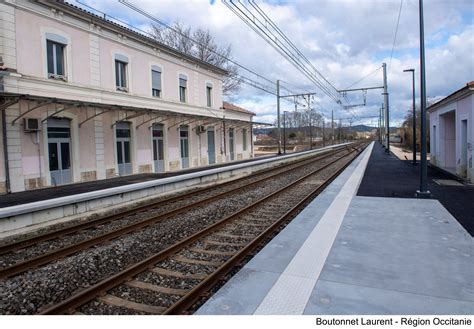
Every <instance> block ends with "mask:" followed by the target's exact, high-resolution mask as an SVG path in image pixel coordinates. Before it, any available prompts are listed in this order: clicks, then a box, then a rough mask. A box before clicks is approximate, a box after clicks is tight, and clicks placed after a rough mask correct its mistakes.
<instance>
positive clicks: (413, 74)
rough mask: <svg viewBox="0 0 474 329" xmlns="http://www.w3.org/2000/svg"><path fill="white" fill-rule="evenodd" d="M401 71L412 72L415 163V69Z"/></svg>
mask: <svg viewBox="0 0 474 329" xmlns="http://www.w3.org/2000/svg"><path fill="white" fill-rule="evenodd" d="M403 72H411V73H412V85H413V86H412V89H413V161H412V164H414V165H416V112H415V69H408V70H403Z"/></svg>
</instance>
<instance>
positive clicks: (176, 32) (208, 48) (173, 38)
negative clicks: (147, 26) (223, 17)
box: [151, 21, 241, 95]
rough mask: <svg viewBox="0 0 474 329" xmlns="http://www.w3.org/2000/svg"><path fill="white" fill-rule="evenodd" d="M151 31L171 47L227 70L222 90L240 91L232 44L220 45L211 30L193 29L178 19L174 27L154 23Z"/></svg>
mask: <svg viewBox="0 0 474 329" xmlns="http://www.w3.org/2000/svg"><path fill="white" fill-rule="evenodd" d="M151 33H152V35H153V36H154V37H155V38H156V40H158V41H159V42H161V43H163V44H165V45H167V46H169V47H172V48H174V49H176V50H178V51H181V52H182V53H185V54H187V55H191V56H193V57H196V58H198V59H200V60H202V61H203V62H206V63H209V64H212V65H215V66H217V67H220V68H222V69H224V70H226V71H227V72H228V74H227V76H226V77H225V78H224V80H223V85H222V92H223V93H224V94H225V95H230V94H232V93H235V92H236V91H238V89H239V86H240V83H241V81H240V79H239V78H238V68H237V66H236V65H234V64H232V63H231V62H230V61H229V59H232V46H231V45H230V44H229V45H227V46H219V45H218V44H217V43H216V41H215V39H214V37H213V36H212V35H211V34H210V33H209V30H203V29H200V28H198V29H197V30H195V31H192V30H191V28H190V27H186V26H185V25H184V24H182V23H180V22H178V21H176V22H175V23H174V24H173V26H172V29H167V28H164V27H162V26H160V25H157V24H153V25H152V26H151Z"/></svg>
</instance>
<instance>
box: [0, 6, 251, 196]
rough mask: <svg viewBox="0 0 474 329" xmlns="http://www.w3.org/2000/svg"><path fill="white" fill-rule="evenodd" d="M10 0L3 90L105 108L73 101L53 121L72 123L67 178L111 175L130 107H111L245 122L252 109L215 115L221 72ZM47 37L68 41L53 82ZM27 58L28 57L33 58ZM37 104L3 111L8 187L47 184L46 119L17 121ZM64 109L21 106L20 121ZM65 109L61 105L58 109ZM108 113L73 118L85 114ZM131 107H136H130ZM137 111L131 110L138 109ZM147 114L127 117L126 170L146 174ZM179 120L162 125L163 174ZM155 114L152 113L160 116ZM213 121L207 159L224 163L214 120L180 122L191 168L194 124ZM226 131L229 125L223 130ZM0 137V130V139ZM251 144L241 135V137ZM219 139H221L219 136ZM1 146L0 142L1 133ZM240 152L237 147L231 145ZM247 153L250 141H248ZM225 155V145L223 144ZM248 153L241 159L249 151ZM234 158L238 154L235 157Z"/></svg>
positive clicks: (5, 10)
mask: <svg viewBox="0 0 474 329" xmlns="http://www.w3.org/2000/svg"><path fill="white" fill-rule="evenodd" d="M12 3H15V6H12V5H10V4H9V3H8V2H7V3H0V25H1V27H2V29H0V56H2V57H3V60H4V62H5V65H6V66H7V67H8V68H9V69H13V70H16V72H12V73H10V75H9V76H5V77H4V79H3V81H4V88H5V92H7V93H8V92H10V93H14V94H25V95H32V96H39V97H44V99H49V100H52V99H54V98H57V99H65V100H74V101H80V102H93V103H98V104H101V105H103V106H106V107H105V108H104V107H101V108H94V107H90V106H85V105H82V106H81V107H72V108H69V109H67V110H65V111H62V112H61V113H58V114H57V115H56V117H59V118H68V119H69V120H70V123H71V161H72V182H83V181H91V180H95V179H105V178H110V177H115V176H117V175H118V165H117V150H116V135H115V125H114V124H115V123H116V122H117V121H119V120H122V119H124V118H125V117H127V116H130V115H131V114H133V113H134V112H133V111H131V110H129V111H125V110H118V109H117V108H116V107H115V106H117V105H118V106H131V107H134V108H136V109H137V110H141V109H145V108H146V109H148V110H152V111H153V110H159V111H169V112H174V113H185V114H186V115H191V116H192V115H200V116H207V117H209V120H208V122H212V121H213V120H215V119H216V118H225V119H226V120H244V121H249V122H250V119H251V115H249V114H247V113H240V112H235V111H227V110H226V111H224V110H222V109H221V107H222V81H221V80H222V77H223V76H222V72H219V71H218V70H211V69H210V68H209V67H207V66H205V65H201V64H199V63H196V62H193V61H192V60H190V59H189V58H188V59H186V58H184V57H180V56H179V55H175V54H172V53H169V52H166V51H162V50H160V49H156V48H153V47H151V46H150V45H147V44H145V43H143V42H140V41H138V40H134V39H133V38H127V37H126V36H125V35H122V34H121V33H120V32H119V30H117V31H115V30H113V31H112V30H109V29H106V28H101V26H99V25H97V24H94V23H91V22H90V21H88V20H80V19H77V18H74V17H72V16H70V15H68V14H67V12H66V13H62V12H61V11H57V10H52V9H51V8H48V7H46V6H43V5H40V4H38V3H36V2H29V1H12ZM47 33H53V34H56V35H60V36H62V37H64V38H66V39H67V46H66V51H65V61H66V63H65V69H66V77H67V81H61V80H55V79H51V78H49V77H48V74H47V52H46V34H47ZM32 54H34V55H32ZM116 54H120V55H125V56H127V58H128V59H129V63H128V66H127V73H128V87H129V90H128V92H122V91H117V90H116V86H115V67H114V62H115V55H116ZM152 65H157V66H159V67H161V69H162V97H161V98H156V97H152V94H151V66H152ZM180 74H185V75H186V76H187V78H188V82H187V100H186V103H181V102H180V101H179V75H180ZM208 83H210V84H211V85H212V88H213V90H212V102H211V103H212V104H211V107H208V106H207V97H206V85H207V84H208ZM38 104H39V103H38V102H36V101H32V100H21V101H20V102H19V103H17V104H14V105H12V106H10V107H9V108H8V109H6V110H5V115H6V126H7V131H6V133H7V144H8V147H7V152H8V157H9V161H8V167H9V171H10V181H11V184H10V185H11V190H12V192H19V191H24V190H31V189H36V188H41V187H45V186H50V185H51V175H50V172H49V151H48V136H47V122H46V121H45V122H44V123H42V124H41V129H40V131H38V132H24V130H23V128H24V127H23V120H22V119H20V120H18V121H17V122H16V123H15V124H12V122H13V120H15V119H16V118H18V117H19V116H20V115H21V114H22V113H25V112H26V111H28V110H29V109H31V108H32V107H34V106H37V105H38ZM64 106H65V105H62V104H59V103H53V104H49V105H44V106H42V107H40V108H37V109H36V110H34V111H31V112H29V113H28V114H27V115H26V116H25V118H36V119H38V120H40V121H41V120H44V119H46V118H47V117H48V116H49V115H51V114H52V113H54V112H55V111H56V110H58V109H61V108H63V107H64ZM66 106H68V107H69V106H70V105H66ZM107 106H114V108H113V109H112V108H108V109H109V111H108V112H105V113H104V114H101V115H99V116H96V117H95V118H93V119H90V120H88V121H86V122H85V123H84V124H82V125H81V126H79V124H80V123H81V122H83V121H85V120H87V119H88V118H91V117H92V116H93V115H95V114H98V113H101V112H103V111H104V109H106V108H107ZM137 113H138V112H137ZM138 114H140V113H138ZM153 116H154V115H153V113H151V114H143V115H141V114H140V115H139V116H137V117H136V118H129V119H127V121H128V122H130V124H131V133H132V136H131V142H132V143H131V145H132V149H131V158H132V167H133V173H145V172H153V171H154V163H153V153H152V136H151V134H152V130H151V129H150V127H151V125H152V123H153V121H150V122H149V123H148V124H145V125H142V126H140V127H139V128H137V126H138V125H139V124H140V123H141V122H143V121H144V120H149V119H151V118H153ZM182 119H183V118H181V117H179V116H177V117H168V120H166V121H164V122H162V123H163V124H164V149H165V150H164V156H165V170H166V171H171V170H179V169H181V168H182V164H181V157H180V149H179V145H180V144H179V141H180V140H179V125H176V123H178V122H180V121H181V120H182ZM160 120H161V119H160ZM197 125H206V126H214V127H215V143H216V145H215V149H216V162H217V163H221V162H224V161H227V160H226V158H225V157H224V154H223V152H224V148H223V145H222V143H223V134H224V132H223V130H222V123H221V122H212V123H206V120H200V121H195V122H193V123H191V124H189V148H190V159H189V165H190V167H196V166H203V165H207V164H208V154H207V134H206V133H202V134H197V133H196V126H197ZM225 133H226V134H228V130H226V132H225ZM239 133H241V130H240V131H239V129H236V133H235V141H236V154H237V152H239V151H238V150H239V140H240V141H241V140H242V138H241V136H240V137H239ZM0 138H1V136H0ZM248 140H250V138H248ZM227 141H228V136H227ZM0 142H1V139H0ZM240 149H241V145H240ZM249 149H250V147H249ZM2 152H3V150H1V149H0V156H1V159H2V161H1V164H0V193H3V192H4V187H3V186H4V185H5V183H4V181H5V169H4V168H3V153H2ZM227 152H228V146H227ZM250 156H251V155H250V153H249V152H247V155H245V154H243V155H242V157H243V158H246V157H250ZM236 160H237V157H236Z"/></svg>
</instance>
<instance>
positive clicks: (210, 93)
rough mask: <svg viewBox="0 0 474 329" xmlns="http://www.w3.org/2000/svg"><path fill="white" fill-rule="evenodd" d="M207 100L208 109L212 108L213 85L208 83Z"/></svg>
mask: <svg viewBox="0 0 474 329" xmlns="http://www.w3.org/2000/svg"><path fill="white" fill-rule="evenodd" d="M206 98H207V107H211V106H212V85H211V84H210V83H208V84H207V85H206Z"/></svg>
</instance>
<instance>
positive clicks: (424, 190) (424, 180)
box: [416, 0, 431, 198]
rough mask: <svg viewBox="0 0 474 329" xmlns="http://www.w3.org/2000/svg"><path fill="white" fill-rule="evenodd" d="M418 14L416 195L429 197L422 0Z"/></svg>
mask: <svg viewBox="0 0 474 329" xmlns="http://www.w3.org/2000/svg"><path fill="white" fill-rule="evenodd" d="M419 6H420V8H419V14H420V85H421V86H420V87H421V93H420V96H421V159H420V160H421V161H420V162H421V166H420V190H418V191H416V195H417V196H418V197H420V198H430V197H431V193H430V191H428V168H427V161H426V153H427V145H426V81H425V32H424V26H423V24H424V23H423V0H419Z"/></svg>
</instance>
